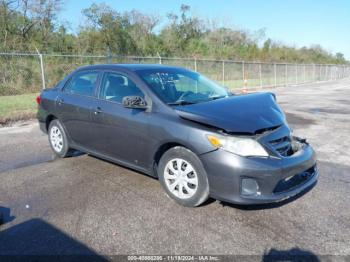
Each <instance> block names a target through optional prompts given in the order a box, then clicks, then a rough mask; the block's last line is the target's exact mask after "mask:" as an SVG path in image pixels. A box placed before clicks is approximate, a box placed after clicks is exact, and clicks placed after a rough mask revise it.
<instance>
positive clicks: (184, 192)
mask: <svg viewBox="0 0 350 262" xmlns="http://www.w3.org/2000/svg"><path fill="white" fill-rule="evenodd" d="M164 179H165V184H166V186H167V187H168V189H169V191H170V192H171V193H172V194H173V195H175V196H176V197H178V198H181V199H186V198H190V197H192V196H193V195H194V194H195V193H196V192H197V188H198V176H197V173H196V171H195V170H194V168H193V166H192V165H191V164H190V163H188V162H187V161H186V160H184V159H181V158H175V159H172V160H170V161H169V162H168V163H167V165H166V166H165V170H164Z"/></svg>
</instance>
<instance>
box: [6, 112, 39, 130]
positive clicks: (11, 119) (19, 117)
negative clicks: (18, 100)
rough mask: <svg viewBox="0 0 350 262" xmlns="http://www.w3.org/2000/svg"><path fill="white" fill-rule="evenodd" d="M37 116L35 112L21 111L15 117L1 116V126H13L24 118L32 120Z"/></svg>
mask: <svg viewBox="0 0 350 262" xmlns="http://www.w3.org/2000/svg"><path fill="white" fill-rule="evenodd" d="M35 117H36V114H35V113H32V112H31V113H29V112H28V113H21V114H17V115H15V116H13V117H4V118H1V117H0V127H5V126H12V125H13V124H14V123H17V122H18V121H23V120H31V119H34V118H35Z"/></svg>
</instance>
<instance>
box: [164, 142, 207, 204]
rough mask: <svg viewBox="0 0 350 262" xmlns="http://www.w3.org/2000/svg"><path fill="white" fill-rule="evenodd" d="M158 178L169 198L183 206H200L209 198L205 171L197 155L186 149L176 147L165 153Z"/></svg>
mask: <svg viewBox="0 0 350 262" xmlns="http://www.w3.org/2000/svg"><path fill="white" fill-rule="evenodd" d="M158 176H159V181H160V183H161V185H162V186H163V188H164V190H165V191H166V193H167V194H168V196H169V197H171V198H172V199H174V200H175V201H176V202H177V203H179V204H181V205H183V206H188V207H195V206H199V205H200V204H202V203H203V202H205V201H206V200H207V199H208V197H209V184H208V179H207V174H206V172H205V169H204V167H203V165H202V163H201V161H200V159H199V158H198V157H197V155H196V154H194V153H193V152H192V151H190V150H188V149H186V148H184V147H180V146H178V147H174V148H171V149H169V150H168V151H167V152H165V153H164V155H163V156H162V157H161V159H160V161H159V165H158Z"/></svg>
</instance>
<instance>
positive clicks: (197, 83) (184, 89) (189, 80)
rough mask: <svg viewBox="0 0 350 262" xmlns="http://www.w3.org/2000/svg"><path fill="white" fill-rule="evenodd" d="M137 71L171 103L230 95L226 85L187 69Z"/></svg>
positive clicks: (196, 101) (203, 100) (156, 91)
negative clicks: (223, 85)
mask: <svg viewBox="0 0 350 262" xmlns="http://www.w3.org/2000/svg"><path fill="white" fill-rule="evenodd" d="M136 73H137V74H138V75H139V76H140V77H141V78H142V79H143V80H144V81H145V82H146V83H147V84H148V86H149V87H150V88H151V89H152V90H153V92H154V93H155V94H156V95H157V96H158V97H159V98H160V99H161V100H162V101H163V102H164V103H167V104H169V105H185V104H194V103H199V102H206V101H210V100H214V99H219V98H223V97H227V96H229V92H228V91H227V90H226V89H225V88H224V87H222V86H220V85H219V84H217V83H215V82H213V81H211V80H209V79H208V78H206V77H204V76H202V75H200V74H198V73H195V72H191V71H187V70H181V69H168V70H166V69H154V70H141V71H138V72H136Z"/></svg>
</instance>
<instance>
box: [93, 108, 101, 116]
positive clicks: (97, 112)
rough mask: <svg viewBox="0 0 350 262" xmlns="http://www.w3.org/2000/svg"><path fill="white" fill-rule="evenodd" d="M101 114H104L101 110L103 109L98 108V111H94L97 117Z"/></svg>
mask: <svg viewBox="0 0 350 262" xmlns="http://www.w3.org/2000/svg"><path fill="white" fill-rule="evenodd" d="M100 113H102V109H101V107H99V106H98V107H96V109H95V111H94V114H95V115H98V114H100Z"/></svg>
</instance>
